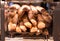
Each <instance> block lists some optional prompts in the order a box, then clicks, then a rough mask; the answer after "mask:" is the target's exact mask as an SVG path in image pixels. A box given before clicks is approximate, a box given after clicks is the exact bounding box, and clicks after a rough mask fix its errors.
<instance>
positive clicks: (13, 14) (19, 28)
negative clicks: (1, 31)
mask: <svg viewBox="0 0 60 41" xmlns="http://www.w3.org/2000/svg"><path fill="white" fill-rule="evenodd" d="M5 7H7V6H5ZM8 8H9V9H8V10H5V18H7V20H8V31H16V32H17V33H22V32H26V31H28V30H29V32H31V33H35V34H37V33H42V32H43V29H44V28H46V27H48V24H50V22H51V20H52V17H51V16H50V15H49V13H48V12H47V11H46V10H45V9H44V8H42V7H40V6H33V5H22V6H20V5H18V4H13V5H11V6H9V7H8ZM37 35H38V34H37Z"/></svg>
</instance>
